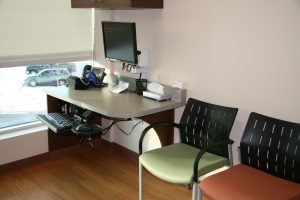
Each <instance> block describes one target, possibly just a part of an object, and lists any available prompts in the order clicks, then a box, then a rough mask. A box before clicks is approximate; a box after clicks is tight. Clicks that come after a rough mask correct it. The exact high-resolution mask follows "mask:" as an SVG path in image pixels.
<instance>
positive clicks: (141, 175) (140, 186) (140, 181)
mask: <svg viewBox="0 0 300 200" xmlns="http://www.w3.org/2000/svg"><path fill="white" fill-rule="evenodd" d="M139 200H143V165H142V163H141V161H139Z"/></svg>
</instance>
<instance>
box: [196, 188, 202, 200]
mask: <svg viewBox="0 0 300 200" xmlns="http://www.w3.org/2000/svg"><path fill="white" fill-rule="evenodd" d="M197 189H198V200H202V192H201V190H200V188H199V186H198V184H197Z"/></svg>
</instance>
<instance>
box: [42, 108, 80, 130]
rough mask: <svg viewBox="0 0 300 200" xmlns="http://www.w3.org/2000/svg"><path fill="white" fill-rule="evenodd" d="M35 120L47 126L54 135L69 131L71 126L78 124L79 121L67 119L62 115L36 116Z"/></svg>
mask: <svg viewBox="0 0 300 200" xmlns="http://www.w3.org/2000/svg"><path fill="white" fill-rule="evenodd" d="M36 117H37V119H39V120H40V121H41V122H43V123H44V124H45V125H47V126H48V127H49V128H50V129H51V130H52V131H53V132H54V133H63V132H66V131H69V130H70V129H71V128H72V127H73V126H76V125H78V124H79V121H78V120H77V121H76V120H74V119H72V118H69V117H67V116H65V115H63V114H62V113H48V114H37V116H36Z"/></svg>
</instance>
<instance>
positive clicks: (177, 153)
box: [139, 143, 229, 184]
mask: <svg viewBox="0 0 300 200" xmlns="http://www.w3.org/2000/svg"><path fill="white" fill-rule="evenodd" d="M198 152H199V149H197V148H195V147H192V146H190V145H187V144H184V143H177V144H172V145H169V146H165V147H164V148H160V149H154V150H150V151H147V152H144V153H143V154H142V155H141V156H140V158H139V159H140V162H141V163H142V165H143V167H144V168H146V169H147V170H148V171H149V172H150V173H152V174H153V175H155V176H157V177H158V178H160V179H162V180H165V181H168V182H171V183H177V184H189V183H191V182H192V176H193V166H194V160H195V157H196V155H197V153H198ZM224 165H229V160H228V159H227V158H224V157H222V156H218V155H215V154H211V153H208V152H206V153H205V154H204V155H203V157H202V158H201V159H200V162H199V165H198V175H199V176H202V175H204V174H206V173H208V172H211V171H213V170H215V169H218V168H220V167H223V166H224Z"/></svg>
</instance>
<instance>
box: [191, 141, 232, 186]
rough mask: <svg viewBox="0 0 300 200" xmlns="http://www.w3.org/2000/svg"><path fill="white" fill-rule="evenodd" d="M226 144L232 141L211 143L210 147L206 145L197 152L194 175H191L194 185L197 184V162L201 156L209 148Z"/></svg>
mask: <svg viewBox="0 0 300 200" xmlns="http://www.w3.org/2000/svg"><path fill="white" fill-rule="evenodd" d="M228 144H233V140H231V139H228V140H223V141H221V142H216V143H213V144H211V145H208V146H206V147H204V148H203V149H201V150H199V153H198V154H197V156H196V158H195V160H194V173H193V181H194V182H195V183H197V182H198V163H199V160H200V159H201V157H202V156H203V154H204V153H205V152H206V151H207V150H208V149H211V148H214V147H217V146H222V145H228Z"/></svg>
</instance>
